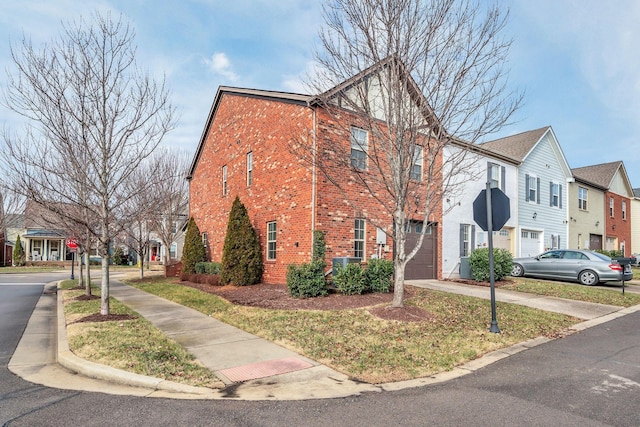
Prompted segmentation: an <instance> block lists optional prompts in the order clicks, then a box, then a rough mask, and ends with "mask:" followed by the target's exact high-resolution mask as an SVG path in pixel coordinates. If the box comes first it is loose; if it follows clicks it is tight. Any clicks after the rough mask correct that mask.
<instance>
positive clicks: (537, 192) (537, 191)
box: [536, 178, 540, 204]
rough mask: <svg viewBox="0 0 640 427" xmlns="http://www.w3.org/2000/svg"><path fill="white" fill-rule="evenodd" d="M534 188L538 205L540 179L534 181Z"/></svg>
mask: <svg viewBox="0 0 640 427" xmlns="http://www.w3.org/2000/svg"><path fill="white" fill-rule="evenodd" d="M536 187H537V188H536V198H537V199H538V200H536V203H537V204H540V178H538V179H537V181H536Z"/></svg>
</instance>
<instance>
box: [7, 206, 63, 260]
mask: <svg viewBox="0 0 640 427" xmlns="http://www.w3.org/2000/svg"><path fill="white" fill-rule="evenodd" d="M22 226H23V228H22V229H21V230H19V231H18V233H19V234H20V241H21V243H22V246H23V248H24V252H25V256H26V260H27V261H35V262H37V261H64V260H65V259H67V255H68V251H67V247H66V246H65V239H66V237H67V235H66V233H65V231H64V226H63V225H62V222H61V221H60V220H59V219H58V217H57V215H55V214H54V213H52V212H50V211H48V210H47V209H45V208H44V207H42V206H40V205H38V204H36V203H34V202H32V201H27V203H26V206H25V209H24V217H23V224H22ZM16 237H17V236H16ZM14 241H15V240H14Z"/></svg>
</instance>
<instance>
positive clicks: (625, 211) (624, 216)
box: [622, 200, 627, 220]
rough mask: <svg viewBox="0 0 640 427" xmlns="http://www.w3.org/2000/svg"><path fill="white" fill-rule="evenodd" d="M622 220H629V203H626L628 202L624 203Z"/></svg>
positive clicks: (624, 201)
mask: <svg viewBox="0 0 640 427" xmlns="http://www.w3.org/2000/svg"><path fill="white" fill-rule="evenodd" d="M622 219H623V220H626V219H627V202H626V200H623V201H622Z"/></svg>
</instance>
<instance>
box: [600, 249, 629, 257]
mask: <svg viewBox="0 0 640 427" xmlns="http://www.w3.org/2000/svg"><path fill="white" fill-rule="evenodd" d="M595 252H598V253H601V254H602V255H606V256H608V257H609V258H619V257H623V256H624V254H623V253H622V251H619V250H615V249H614V250H611V251H608V250H606V249H596V250H595Z"/></svg>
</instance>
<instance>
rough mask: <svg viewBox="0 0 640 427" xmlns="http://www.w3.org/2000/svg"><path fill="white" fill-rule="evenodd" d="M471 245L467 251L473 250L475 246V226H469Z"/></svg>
mask: <svg viewBox="0 0 640 427" xmlns="http://www.w3.org/2000/svg"><path fill="white" fill-rule="evenodd" d="M470 237H471V247H470V248H469V252H473V251H474V250H475V248H476V226H475V225H472V226H471V236H470Z"/></svg>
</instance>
